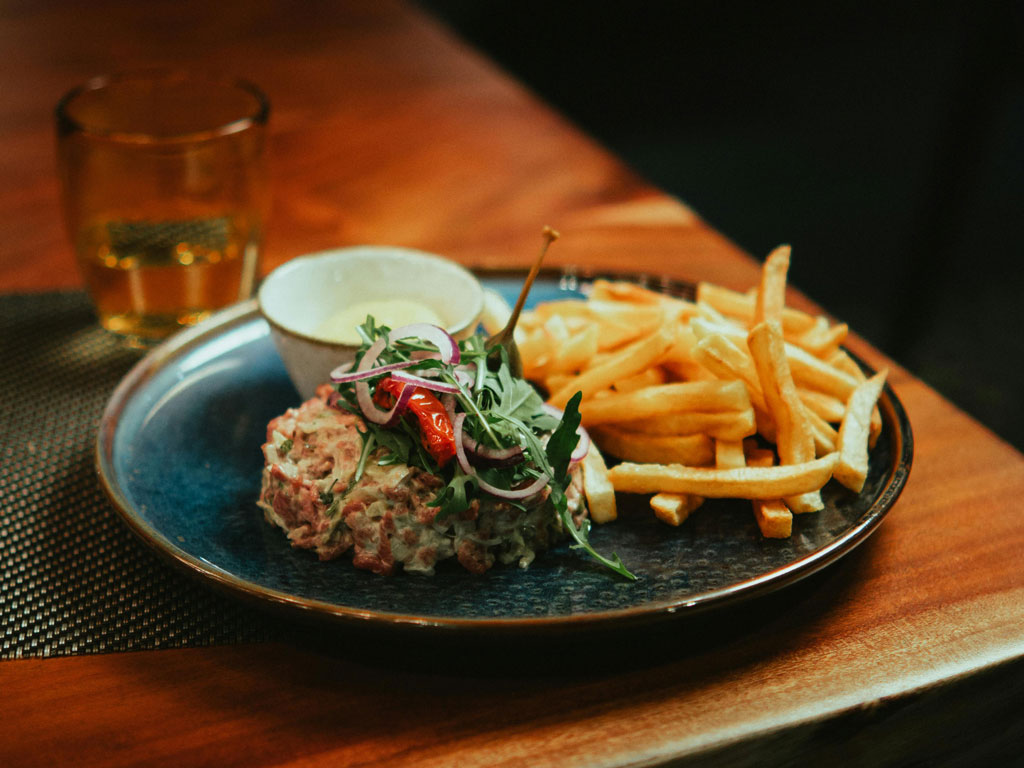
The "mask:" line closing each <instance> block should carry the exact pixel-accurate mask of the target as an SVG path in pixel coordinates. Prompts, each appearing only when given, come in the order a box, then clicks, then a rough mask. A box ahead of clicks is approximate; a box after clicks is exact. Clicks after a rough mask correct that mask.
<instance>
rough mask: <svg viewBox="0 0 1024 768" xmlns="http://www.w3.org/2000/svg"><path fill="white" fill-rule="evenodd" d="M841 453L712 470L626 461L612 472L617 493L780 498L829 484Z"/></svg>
mask: <svg viewBox="0 0 1024 768" xmlns="http://www.w3.org/2000/svg"><path fill="white" fill-rule="evenodd" d="M838 461H839V454H838V453H830V454H829V455H828V456H822V457H821V458H820V459H814V460H813V461H807V462H803V463H801V464H782V465H779V466H776V467H743V468H741V469H710V468H707V467H685V466H683V465H681V464H636V463H632V462H624V463H622V464H618V465H616V466H614V467H612V468H611V469H609V470H608V479H609V480H611V483H612V485H613V486H615V490H617V491H622V492H624V493H662V492H665V493H692V494H696V495H698V496H705V497H708V498H741V499H743V498H746V499H777V498H780V497H787V496H796V495H799V494H802V493H810V492H813V491H815V490H817V489H818V488H821V487H822V486H823V485H825V483H827V482H828V480H829V478H830V477H831V476H832V471H833V470H834V469H835V466H836V463H837V462H838Z"/></svg>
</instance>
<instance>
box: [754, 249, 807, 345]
mask: <svg viewBox="0 0 1024 768" xmlns="http://www.w3.org/2000/svg"><path fill="white" fill-rule="evenodd" d="M789 254H790V248H789V246H788V245H780V246H779V247H778V248H776V249H775V250H774V251H772V252H771V253H769V254H768V258H766V259H765V260H764V267H763V268H762V269H761V288H760V289H759V290H758V292H757V298H756V299H755V300H754V317H753V320H752V322H753V323H754V324H755V325H756V324H758V323H763V322H765V321H766V320H771V321H775V322H778V323H780V324H781V323H782V310H783V308H784V307H785V306H786V273H787V272H788V271H789ZM812 327H813V326H812Z"/></svg>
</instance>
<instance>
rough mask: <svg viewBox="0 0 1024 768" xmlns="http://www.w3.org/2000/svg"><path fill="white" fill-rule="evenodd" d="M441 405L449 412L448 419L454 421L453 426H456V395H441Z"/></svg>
mask: <svg viewBox="0 0 1024 768" xmlns="http://www.w3.org/2000/svg"><path fill="white" fill-rule="evenodd" d="M441 405H443V406H444V409H445V410H446V411H448V418H449V419H451V420H452V424H453V425H454V424H455V395H449V394H444V395H441Z"/></svg>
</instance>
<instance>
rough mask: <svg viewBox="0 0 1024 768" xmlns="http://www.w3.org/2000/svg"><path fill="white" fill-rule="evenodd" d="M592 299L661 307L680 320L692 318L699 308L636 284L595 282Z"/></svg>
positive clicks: (684, 300)
mask: <svg viewBox="0 0 1024 768" xmlns="http://www.w3.org/2000/svg"><path fill="white" fill-rule="evenodd" d="M590 298H591V299H592V300H596V301H601V300H604V301H622V302H628V303H630V304H641V305H648V306H650V305H654V306H659V307H661V308H662V309H667V310H669V312H671V313H673V314H674V315H675V316H676V317H678V318H679V319H684V318H688V317H692V316H693V315H694V314H696V312H697V306H696V305H695V304H694V303H693V302H692V301H687V300H686V299H681V298H678V297H676V296H669V295H668V294H665V293H659V292H658V291H652V290H651V289H650V288H644V287H642V286H639V285H637V284H636V283H623V282H614V283H613V282H610V281H608V280H595V281H594V285H593V287H592V289H591V293H590Z"/></svg>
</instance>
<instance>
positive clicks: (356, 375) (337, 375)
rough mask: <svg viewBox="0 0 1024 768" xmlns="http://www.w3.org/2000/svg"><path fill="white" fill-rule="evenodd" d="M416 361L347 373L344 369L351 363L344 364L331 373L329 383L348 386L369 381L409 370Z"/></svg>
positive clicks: (348, 367)
mask: <svg viewBox="0 0 1024 768" xmlns="http://www.w3.org/2000/svg"><path fill="white" fill-rule="evenodd" d="M416 363H417V361H416V360H406V361H404V362H401V363H391V364H390V365H382V366H380V367H379V368H370V369H369V370H366V371H351V372H350V371H349V370H346V369H351V368H352V363H345V365H339V366H338V367H337V368H335V369H334V370H333V371H331V381H333V382H335V383H337V384H349V383H351V382H353V381H362V380H363V379H370V378H373V377H374V376H380V375H381V374H382V373H390V372H391V371H400V370H402V369H403V368H410V367H412V366H414V365H416Z"/></svg>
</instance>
